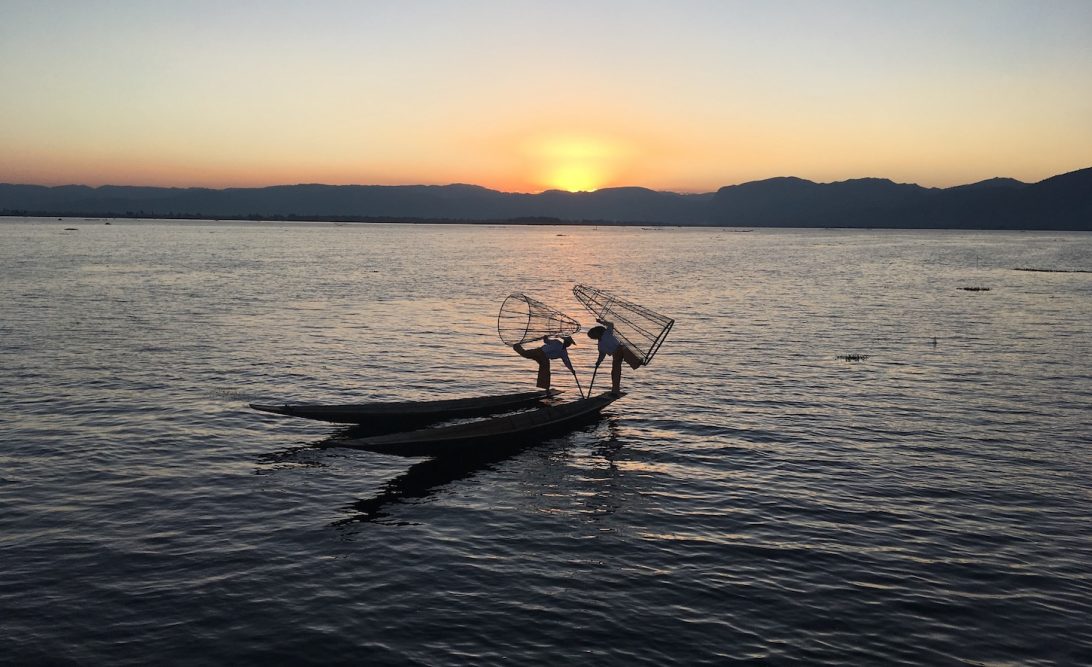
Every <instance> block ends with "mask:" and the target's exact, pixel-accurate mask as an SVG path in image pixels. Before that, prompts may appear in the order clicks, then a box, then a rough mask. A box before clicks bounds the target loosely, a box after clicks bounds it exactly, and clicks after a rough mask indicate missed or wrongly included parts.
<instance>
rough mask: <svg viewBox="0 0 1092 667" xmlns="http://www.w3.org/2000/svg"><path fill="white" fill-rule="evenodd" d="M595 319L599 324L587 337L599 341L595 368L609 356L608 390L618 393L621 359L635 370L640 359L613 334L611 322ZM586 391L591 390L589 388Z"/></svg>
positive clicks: (620, 377)
mask: <svg viewBox="0 0 1092 667" xmlns="http://www.w3.org/2000/svg"><path fill="white" fill-rule="evenodd" d="M595 321H596V322H598V323H599V324H600V325H601V326H597V327H592V328H591V329H588V338H592V339H595V340H598V341H599V358H598V359H596V361H595V368H596V370H598V369H599V364H601V363H603V359H604V358H605V357H606V356H607V355H608V354H609V355H610V356H611V367H610V382H611V387H610V390H611V392H612V393H614V394H619V393H621V389H622V360H623V359H625V360H626V363H628V364H629V367H630V368H632V369H634V370H636V369H638V368H640V367H641V359H640V358H639V357H638V356H637V354H636V353H635V352H634V351H633V350H631V349H629V348H628V347H626V346H625V345H624V344H623V343H622V342H621V341H620V340H618V338H617V336H615V335H614V323H613V322H608V321H607V320H602V319H599V318H596V319H595ZM539 386H541V385H539ZM588 392H589V393H590V392H591V389H590V388H589V389H588Z"/></svg>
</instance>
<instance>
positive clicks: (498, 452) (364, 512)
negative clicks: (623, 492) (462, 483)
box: [330, 417, 620, 528]
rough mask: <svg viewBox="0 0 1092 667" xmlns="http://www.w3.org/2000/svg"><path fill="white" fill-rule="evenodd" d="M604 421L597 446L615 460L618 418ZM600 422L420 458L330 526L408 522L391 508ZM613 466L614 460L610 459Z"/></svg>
mask: <svg viewBox="0 0 1092 667" xmlns="http://www.w3.org/2000/svg"><path fill="white" fill-rule="evenodd" d="M601 421H603V422H606V423H607V424H608V428H609V431H608V435H607V437H606V438H605V439H604V440H605V441H604V442H603V443H601V444H597V445H596V446H595V452H596V453H597V454H598V455H601V456H605V457H607V458H608V459H613V456H614V453H615V452H616V451H617V448H618V447H619V446H620V445H619V444H618V441H617V436H616V426H615V424H614V422H615V419H614V418H612V417H606V418H604V419H602V420H601ZM599 427H600V423H599V422H598V421H597V422H593V423H590V424H587V425H585V426H583V427H581V428H578V429H575V430H574V431H572V432H570V433H569V434H567V435H563V436H558V437H555V438H550V439H547V440H539V441H535V440H529V441H523V442H519V443H513V444H512V445H511V446H510V447H504V448H497V447H495V448H489V449H486V450H484V451H482V452H480V453H476V454H471V453H461V454H459V455H458V456H442V457H437V458H431V459H425V460H423V461H419V462H417V463H415V464H413V465H412V466H410V467H409V469H407V470H406V472H404V473H402V474H401V475H398V476H397V477H395V478H393V479H391V480H390V481H388V482H387V483H386V484H385V485H384V486H383V490H382V491H380V492H379V493H378V494H377V495H375V496H373V497H370V498H362V499H360V500H357V501H355V502H353V503H351V504H349V505H347V506H346V507H345V511H346V512H348V513H350V516H347V517H345V518H343V519H339V520H337V521H334V522H332V523H331V524H330V525H331V526H333V527H337V528H344V527H347V526H351V525H354V524H359V523H389V524H392V525H406V524H407V522H404V521H391V520H390V518H389V517H390V512H389V509H390V507H391V506H393V505H398V504H400V503H402V502H404V501H408V500H420V499H423V498H428V497H430V496H432V495H434V494H436V493H438V492H440V491H441V490H442V489H443V488H444V487H446V486H447V485H448V484H451V483H453V482H457V481H459V480H463V479H468V478H470V477H473V476H474V475H476V474H478V473H479V472H483V471H486V470H490V469H492V468H494V467H495V466H496V465H497V464H499V463H502V462H504V461H507V460H509V459H511V458H514V457H516V456H518V455H519V454H520V453H522V452H524V451H526V450H527V449H529V448H531V447H534V446H536V445H548V444H550V443H562V442H565V441H570V442H571V441H572V438H573V437H579V435H580V434H584V435H587V434H590V433H593V432H595V431H596V430H597V429H599ZM609 465H610V467H611V468H612V469H613V468H614V464H613V460H611V461H610V464H609Z"/></svg>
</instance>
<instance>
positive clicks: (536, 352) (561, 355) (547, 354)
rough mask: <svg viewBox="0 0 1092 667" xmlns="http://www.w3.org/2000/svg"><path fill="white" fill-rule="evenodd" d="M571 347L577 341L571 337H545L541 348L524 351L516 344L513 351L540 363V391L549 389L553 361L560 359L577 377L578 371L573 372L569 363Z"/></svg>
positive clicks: (538, 383)
mask: <svg viewBox="0 0 1092 667" xmlns="http://www.w3.org/2000/svg"><path fill="white" fill-rule="evenodd" d="M570 345H576V341H574V340H573V339H572V337H571V336H565V337H564V338H552V337H550V336H543V337H542V345H541V346H540V347H536V348H532V349H530V350H527V349H524V347H523V345H520V344H516V345H513V346H512V349H513V350H515V351H516V352H517V353H519V355H520V356H521V357H525V358H527V359H534V360H535V361H537V362H538V382H537V383H536V385H537V386H538V387H539V388H540V389H549V388H550V360H551V359H560V360H561V361H562V363H564V364H565V366H566V367H568V369H569V371H570V372H572V374H573V375H574V376H575V375H576V371H575V370H573V363H572V362H571V361H569V350H568V349H567V348H568V347H569V346H570Z"/></svg>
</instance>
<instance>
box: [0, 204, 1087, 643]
mask: <svg viewBox="0 0 1092 667" xmlns="http://www.w3.org/2000/svg"><path fill="white" fill-rule="evenodd" d="M66 228H77V229H76V230H74V231H72V230H67V229H66ZM1017 268H1039V269H1055V270H1057V269H1067V270H1083V271H1090V270H1092V234H1081V233H1074V234H1062V233H1000V232H998V233H990V232H973V233H972V232H940V231H863V230H857V231H848V230H770V231H765V230H754V231H751V232H746V233H740V232H738V231H732V230H721V229H715V230H707V229H663V230H655V229H640V228H593V227H573V228H569V227H500V226H482V227H477V226H439V225H438V226H430V225H327V224H304V223H299V224H258V223H255V224H245V223H213V222H205V223H201V222H153V221H112V224H110V225H106V224H104V223H103V221H101V220H83V219H67V220H63V221H62V220H24V219H4V220H3V221H0V269H2V276H3V280H2V282H0V309H2V310H0V399H2V401H3V405H4V408H5V409H4V410H3V411H2V413H0V562H2V567H0V656H3V657H2V658H0V662H6V663H11V664H16V663H49V664H66V663H73V664H109V665H124V664H133V665H143V664H155V663H169V664H207V663H210V662H213V663H230V664H267V663H269V662H286V663H293V664H312V663H313V664H339V663H353V664H377V665H381V664H417V665H455V664H474V665H497V664H549V665H555V664H589V665H591V664H594V665H608V664H609V665H669V664H670V665H697V664H733V663H753V664H802V665H816V664H845V665H860V664H876V665H892V664H908V665H911V664H912V665H945V664H969V665H1010V664H1089V663H1092V622H1090V620H1089V619H1090V618H1092V491H1090V489H1092V460H1090V456H1089V445H1090V443H1092V410H1090V409H1089V408H1090V405H1092V326H1090V323H1092V273H1079V272H1072V273H1060V272H1057V273H1053V272H1051V273H1048V272H1028V271H1017V270H1014V269H1017ZM574 283H586V284H589V285H593V286H596V287H601V288H604V289H609V290H613V291H616V292H618V293H620V294H621V295H623V296H626V297H628V298H630V299H631V300H633V301H637V302H639V303H642V304H643V305H646V306H648V307H651V308H653V309H656V310H658V311H660V312H663V313H665V314H667V315H669V316H672V317H674V318H676V320H677V323H676V325H675V328H674V330H673V331H672V333H671V335H670V336H669V337H668V339H667V342H666V343H665V344H664V346H663V348H662V349H661V350H660V352H659V354H658V355H657V357H656V358H655V359H654V361H653V362H652V364H650V365H649V366H647V367H644V368H641V369H639V370H638V371H631V370H629V369H627V370H626V372H625V375H624V377H623V389H625V390H627V391H628V392H629V393H628V395H627V396H625V397H624V398H623V399H621V400H619V401H618V402H616V403H615V404H614V405H612V406H611V407H610V408H608V410H607V412H606V414H605V416H604V418H603V419H602V420H600V421H598V422H596V423H594V424H592V425H590V426H587V427H584V428H582V429H580V430H578V431H576V432H574V433H571V434H569V435H565V436H562V437H556V438H553V439H550V440H547V441H545V442H542V443H539V444H537V445H535V446H531V447H526V448H523V449H520V450H518V451H515V452H513V453H512V454H511V455H510V456H508V457H507V458H496V459H494V460H490V461H487V462H473V463H472V462H464V463H453V464H436V463H430V462H429V461H428V460H423V459H407V458H400V457H394V456H385V455H381V454H375V453H369V452H363V451H355V450H347V449H319V448H317V447H315V446H314V445H315V444H316V443H319V442H321V441H323V440H324V439H326V438H328V437H330V436H331V435H337V434H340V433H341V432H342V429H341V428H339V427H337V426H334V425H329V424H323V423H318V422H309V421H306V420H297V419H292V418H284V417H277V416H273V415H266V414H263V413H258V412H254V411H252V410H250V409H249V408H248V407H247V402H248V401H289V400H301V401H302V400H311V401H322V400H328V401H334V402H352V401H363V400H371V399H376V400H383V399H421V398H434V397H443V396H467V395H477V394H483V393H484V394H490V393H503V392H509V391H523V390H530V389H533V384H534V376H535V369H534V363H533V362H531V361H528V360H526V359H522V358H520V357H518V356H516V355H515V354H514V353H513V352H512V351H511V350H509V349H508V348H506V347H505V346H504V345H502V344H501V343H500V341H499V339H498V337H497V334H496V314H497V310H498V308H499V306H500V303H501V301H502V300H503V299H504V297H505V296H506V295H507V294H508V293H510V292H513V291H523V292H527V293H528V294H530V295H532V296H535V297H537V298H539V299H540V300H542V301H544V302H546V303H548V304H551V305H553V306H555V307H557V308H558V309H560V310H563V311H566V312H568V313H570V314H572V315H574V316H576V317H577V318H578V319H580V320H581V321H582V322H584V323H585V324H588V323H590V322H591V320H592V318H591V317H590V316H588V315H587V314H586V313H585V312H584V311H582V309H581V307H580V305H579V304H578V303H577V302H576V300H575V299H574V298H573V296H572V293H571V291H570V290H571V288H572V286H573V284H574ZM966 287H973V288H989V289H988V290H985V289H983V290H979V291H968V290H965V289H961V288H966ZM577 340H578V347H577V348H575V350H574V353H573V356H574V361H575V362H576V364H577V365H578V368H579V370H580V371H581V372H582V374H583V377H582V381H583V382H584V383H585V386H586V383H587V381H588V380H589V379H590V368H591V365H592V362H593V360H594V356H595V353H594V346H593V345H592V344H591V341H589V340H588V339H587V338H586V337H584V336H583V334H581V335H580V336H578V338H577ZM856 355H859V356H856ZM847 356H848V358H849V360H847V359H846V357H847ZM858 359H859V360H858ZM557 377H558V379H557V383H558V386H560V388H562V389H565V390H566V395H570V396H575V395H576V389H575V387H574V386H573V385H572V382H571V379H570V378H568V377H566V376H565V375H564V374H560V373H559V374H557ZM596 383H597V386H599V387H601V388H604V389H605V388H606V384H605V381H604V378H602V377H601V376H600V377H599V378H598V379H597V380H596Z"/></svg>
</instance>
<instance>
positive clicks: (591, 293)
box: [573, 285, 675, 365]
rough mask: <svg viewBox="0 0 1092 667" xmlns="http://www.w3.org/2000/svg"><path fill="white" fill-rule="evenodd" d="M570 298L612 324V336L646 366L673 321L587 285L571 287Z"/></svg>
mask: <svg viewBox="0 0 1092 667" xmlns="http://www.w3.org/2000/svg"><path fill="white" fill-rule="evenodd" d="M573 296H575V297H576V298H577V300H578V301H580V303H582V304H584V307H585V308H587V309H588V310H590V311H591V312H593V313H595V316H596V317H597V318H599V319H601V320H606V321H608V322H613V323H614V334H615V336H617V337H618V339H619V340H620V341H622V343H623V344H625V346H626V347H628V348H629V349H631V350H633V351H634V352H635V353H636V354H637V356H639V357H640V358H641V363H642V364H644V365H648V363H649V362H651V361H652V357H654V356H655V355H656V352H657V350H659V349H660V345H662V344H663V342H664V339H665V338H667V334H668V332H669V331H671V327H672V326H674V324H675V320H673V319H671V318H669V317H666V316H664V315H661V314H659V313H657V312H655V311H652V310H649V309H648V308H645V307H644V306H639V305H637V304H635V303H633V302H632V301H626V300H625V299H622V298H620V297H617V296H614V295H613V294H611V293H610V292H604V291H603V290H600V289H595V288H594V287H588V286H587V285H577V286H576V287H573Z"/></svg>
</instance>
